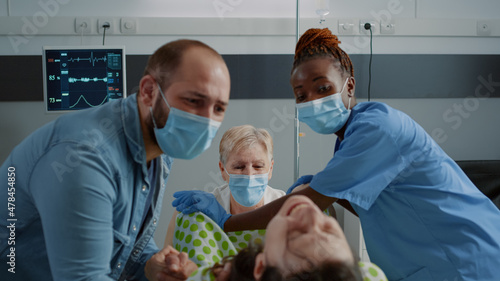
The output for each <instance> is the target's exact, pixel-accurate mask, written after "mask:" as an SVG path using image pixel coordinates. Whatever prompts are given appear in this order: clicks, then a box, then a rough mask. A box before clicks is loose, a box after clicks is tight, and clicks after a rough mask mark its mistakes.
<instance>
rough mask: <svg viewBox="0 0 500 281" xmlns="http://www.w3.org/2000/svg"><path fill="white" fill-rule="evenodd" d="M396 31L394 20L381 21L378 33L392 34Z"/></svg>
mask: <svg viewBox="0 0 500 281" xmlns="http://www.w3.org/2000/svg"><path fill="white" fill-rule="evenodd" d="M394 33H396V24H395V23H394V22H390V21H388V22H381V23H380V34H389V35H390V34H394Z"/></svg>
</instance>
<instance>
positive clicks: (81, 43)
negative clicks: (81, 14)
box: [80, 23, 84, 45]
mask: <svg viewBox="0 0 500 281" xmlns="http://www.w3.org/2000/svg"><path fill="white" fill-rule="evenodd" d="M83 27H84V24H83V23H82V24H80V45H83Z"/></svg>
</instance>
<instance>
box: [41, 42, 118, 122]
mask: <svg viewBox="0 0 500 281" xmlns="http://www.w3.org/2000/svg"><path fill="white" fill-rule="evenodd" d="M42 58H43V84H44V101H45V104H46V109H47V112H64V111H72V110H78V109H85V108H90V107H95V106H99V105H102V104H104V103H105V102H107V101H110V100H113V99H119V98H124V97H125V96H126V76H125V47H110V46H77V47H68V46H66V47H47V46H45V47H43V55H42Z"/></svg>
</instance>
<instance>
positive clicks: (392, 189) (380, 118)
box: [310, 102, 500, 281]
mask: <svg viewBox="0 0 500 281" xmlns="http://www.w3.org/2000/svg"><path fill="white" fill-rule="evenodd" d="M310 186H311V187H312V188H313V189H314V190H316V191H317V192H319V193H321V194H323V195H325V196H329V197H335V198H340V199H346V200H348V201H349V202H350V203H351V205H352V206H353V208H354V209H355V210H356V212H357V213H358V215H359V218H360V221H361V225H362V228H363V234H364V238H365V242H366V246H367V250H368V254H369V255H370V259H371V261H372V262H374V263H375V264H377V265H379V266H380V267H381V268H382V269H383V270H384V272H385V273H386V275H387V277H388V278H389V280H405V281H414V280H418V281H421V280H435V281H444V280H448V281H455V280H482V281H485V280H491V281H493V280H495V281H498V280H500V211H499V210H498V208H497V207H496V206H495V205H494V204H493V203H492V202H491V200H489V199H488V198H487V197H486V196H485V195H483V193H481V192H480V191H479V190H478V189H477V188H476V187H475V186H474V184H473V183H472V182H471V181H470V180H469V179H468V178H467V176H466V175H465V174H464V173H463V171H462V170H461V169H460V167H459V166H458V165H457V164H456V163H455V161H453V160H452V159H451V158H450V157H449V156H448V155H446V153H445V152H444V151H443V150H442V149H441V148H440V147H439V146H438V145H437V144H436V143H435V142H434V140H433V139H432V138H431V137H430V136H429V135H428V134H427V133H426V132H425V131H424V130H423V129H422V127H420V126H419V125H418V124H417V123H416V122H415V121H414V120H412V119H411V118H410V117H409V116H408V115H406V114H404V113H402V112H400V111H398V110H395V109H393V108H391V107H389V106H387V105H385V104H383V103H378V102H366V103H360V104H358V105H356V106H355V107H354V108H353V109H352V112H351V116H350V117H349V120H348V121H347V127H346V131H345V134H344V139H343V141H341V142H339V140H337V145H336V149H335V155H334V157H333V158H332V159H331V160H330V162H329V163H328V165H327V166H326V168H325V169H324V170H323V171H321V172H320V173H318V174H316V175H315V176H314V178H313V180H312V181H311V183H310Z"/></svg>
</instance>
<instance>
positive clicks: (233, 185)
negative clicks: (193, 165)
mask: <svg viewBox="0 0 500 281" xmlns="http://www.w3.org/2000/svg"><path fill="white" fill-rule="evenodd" d="M224 170H225V173H226V174H227V175H228V176H229V180H228V183H229V190H230V191H231V195H232V196H233V198H234V200H236V202H238V204H240V205H242V206H245V207H252V206H255V205H257V204H258V203H259V202H260V201H261V200H262V198H263V197H264V193H265V190H266V187H267V184H268V181H269V178H270V171H271V163H270V161H269V155H268V154H267V152H266V151H265V149H264V147H263V146H262V145H260V144H256V145H253V146H251V147H248V148H245V149H241V150H240V151H236V152H232V153H231V154H230V155H229V157H228V160H227V163H226V165H225V167H224Z"/></svg>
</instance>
